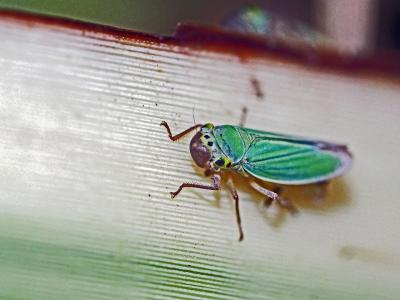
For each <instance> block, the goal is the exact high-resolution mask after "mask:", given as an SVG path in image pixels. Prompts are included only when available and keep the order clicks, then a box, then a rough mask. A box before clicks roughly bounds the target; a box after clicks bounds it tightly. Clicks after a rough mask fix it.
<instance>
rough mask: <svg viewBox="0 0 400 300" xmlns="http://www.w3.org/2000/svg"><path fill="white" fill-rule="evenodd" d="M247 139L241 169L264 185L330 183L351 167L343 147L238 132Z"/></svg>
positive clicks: (273, 134) (349, 159) (320, 142)
mask: <svg viewBox="0 0 400 300" xmlns="http://www.w3.org/2000/svg"><path fill="white" fill-rule="evenodd" d="M239 130H240V131H241V132H243V133H244V134H246V135H248V136H250V137H251V143H250V144H249V145H248V148H247V151H246V153H245V155H244V157H243V160H242V165H243V168H244V169H245V170H246V171H247V172H248V173H250V174H251V175H253V176H255V177H257V178H260V179H262V180H265V181H270V182H276V183H282V184H307V183H313V182H319V181H324V180H328V179H331V178H333V177H336V176H340V175H342V174H343V173H345V172H346V171H347V170H348V169H349V168H350V166H351V161H352V158H351V154H350V153H349V152H348V150H347V148H346V146H343V145H337V144H332V143H327V142H323V141H314V140H310V139H305V138H301V137H294V136H287V135H280V134H276V133H270V132H263V131H257V130H252V129H246V128H239Z"/></svg>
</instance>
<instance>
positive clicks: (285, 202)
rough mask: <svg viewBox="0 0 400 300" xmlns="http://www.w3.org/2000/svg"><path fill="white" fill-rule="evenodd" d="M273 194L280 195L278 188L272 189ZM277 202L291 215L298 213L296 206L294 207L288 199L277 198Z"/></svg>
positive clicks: (280, 190) (280, 191)
mask: <svg viewBox="0 0 400 300" xmlns="http://www.w3.org/2000/svg"><path fill="white" fill-rule="evenodd" d="M274 192H275V193H277V194H278V195H280V194H281V193H282V189H281V188H280V187H277V188H275V189H274ZM277 201H278V204H279V205H280V206H281V207H284V208H286V209H287V210H288V211H289V212H290V213H291V214H292V215H294V214H296V213H298V209H297V208H296V206H294V205H293V203H292V202H290V201H289V200H288V199H286V198H283V197H281V196H279V197H278V199H277Z"/></svg>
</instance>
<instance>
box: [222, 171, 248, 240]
mask: <svg viewBox="0 0 400 300" xmlns="http://www.w3.org/2000/svg"><path fill="white" fill-rule="evenodd" d="M226 183H227V186H228V189H229V191H230V193H231V195H232V198H233V200H234V201H235V212H236V222H237V225H238V228H239V242H241V241H242V240H243V237H244V235H243V229H242V220H241V218H240V211H239V195H238V193H237V191H236V188H235V185H234V184H233V180H232V178H229V179H228V180H227V182H226Z"/></svg>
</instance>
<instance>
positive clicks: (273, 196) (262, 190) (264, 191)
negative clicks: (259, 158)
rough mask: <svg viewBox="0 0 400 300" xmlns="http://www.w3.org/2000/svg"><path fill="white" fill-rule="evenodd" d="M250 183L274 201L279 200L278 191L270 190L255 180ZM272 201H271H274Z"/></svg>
mask: <svg viewBox="0 0 400 300" xmlns="http://www.w3.org/2000/svg"><path fill="white" fill-rule="evenodd" d="M250 185H251V187H252V188H253V189H255V190H256V191H258V192H260V193H261V194H263V195H265V196H267V197H268V198H269V199H271V200H272V201H274V200H278V198H279V195H278V194H277V193H275V192H273V191H270V190H268V189H266V188H265V187H262V186H261V185H259V184H258V183H257V182H255V181H252V182H250ZM272 201H271V203H272ZM271 203H270V204H271Z"/></svg>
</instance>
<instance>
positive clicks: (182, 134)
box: [160, 121, 203, 141]
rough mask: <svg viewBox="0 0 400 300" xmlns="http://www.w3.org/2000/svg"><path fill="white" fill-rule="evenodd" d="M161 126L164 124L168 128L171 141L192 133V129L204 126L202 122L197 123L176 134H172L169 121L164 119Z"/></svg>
mask: <svg viewBox="0 0 400 300" xmlns="http://www.w3.org/2000/svg"><path fill="white" fill-rule="evenodd" d="M160 126H164V127H165V128H166V129H167V132H168V137H169V138H170V140H171V141H177V140H179V139H180V138H182V137H184V136H185V135H187V134H188V133H190V132H191V131H193V130H195V129H197V128H199V127H201V126H203V125H202V124H196V125H194V126H192V127H190V128H188V129H186V130H184V131H182V132H181V133H178V134H176V135H172V132H171V129H170V128H169V125H168V124H167V122H165V121H162V122H161V124H160Z"/></svg>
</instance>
